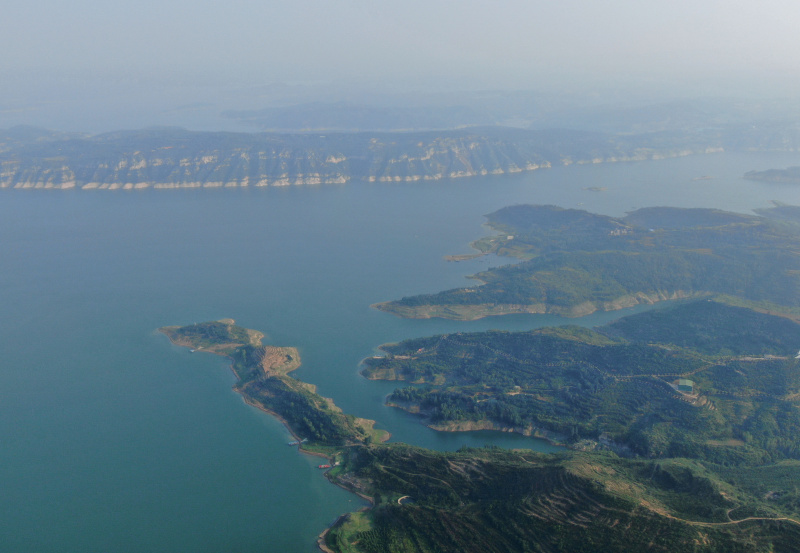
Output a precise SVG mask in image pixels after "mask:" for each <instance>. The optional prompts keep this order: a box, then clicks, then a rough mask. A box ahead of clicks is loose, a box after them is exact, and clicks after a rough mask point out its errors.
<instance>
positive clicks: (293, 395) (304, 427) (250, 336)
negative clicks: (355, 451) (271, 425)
mask: <svg viewBox="0 0 800 553" xmlns="http://www.w3.org/2000/svg"><path fill="white" fill-rule="evenodd" d="M159 331H160V332H162V333H163V334H165V335H166V336H167V337H168V338H169V339H170V340H171V341H172V343H174V344H176V345H179V346H184V347H188V348H191V349H193V350H194V351H203V352H207V353H214V354H217V355H224V356H225V357H228V358H230V359H231V370H232V371H233V373H234V375H236V379H237V380H236V384H235V385H234V390H236V391H237V392H238V393H239V394H241V395H242V397H243V398H244V401H245V402H246V403H248V404H250V405H252V406H254V407H257V408H259V409H261V410H262V411H265V412H267V413H269V414H271V415H273V416H275V417H277V418H278V419H280V420H281V421H283V423H284V424H285V425H286V427H287V428H288V429H289V431H290V432H291V433H292V434H293V435H294V436H295V439H296V441H297V442H298V444H299V445H301V449H302V450H303V451H305V452H307V453H314V454H320V455H324V456H329V457H333V456H334V454H335V452H336V451H337V448H340V447H343V446H349V445H354V444H359V443H371V442H373V441H378V442H379V441H384V440H386V439H388V437H389V434H388V432H386V431H384V430H377V429H375V428H373V424H374V421H371V420H367V419H360V418H357V417H354V416H352V415H346V414H344V413H342V410H341V409H339V408H338V407H336V405H335V404H334V403H333V401H332V400H330V399H328V398H324V397H322V396H320V395H319V394H317V392H316V388H315V387H314V386H313V385H312V384H307V383H305V382H301V381H300V380H297V379H295V378H292V377H291V376H289V373H290V372H291V371H293V370H295V369H296V368H298V367H299V366H300V354H299V353H298V351H297V349H296V348H293V347H276V346H264V345H262V344H261V340H262V338H263V337H264V335H263V334H262V333H260V332H258V331H255V330H250V329H247V328H243V327H240V326H237V325H236V324H235V322H234V321H233V319H221V320H219V321H211V322H204V323H195V324H192V325H188V326H165V327H162V328H160V329H159Z"/></svg>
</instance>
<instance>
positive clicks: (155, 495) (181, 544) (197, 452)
mask: <svg viewBox="0 0 800 553" xmlns="http://www.w3.org/2000/svg"><path fill="white" fill-rule="evenodd" d="M798 158H800V156H798V155H789V154H752V155H750V154H748V155H731V154H722V155H710V156H701V157H689V158H682V159H673V160H665V161H658V162H642V163H626V164H608V165H596V166H577V167H561V168H555V169H551V170H542V171H537V172H534V173H526V174H520V175H514V176H502V177H491V178H489V177H487V178H475V179H462V180H453V181H441V182H434V183H412V184H373V185H369V184H365V183H351V184H348V185H343V186H325V187H311V186H309V187H298V188H285V189H259V190H255V189H252V190H240V189H231V190H176V191H155V190H144V191H117V192H108V191H92V192H88V191H87V192H81V191H66V192H61V191H35V190H34V191H17V190H2V191H0V309H1V311H0V312H1V313H2V317H1V318H0V348H1V351H2V358H1V359H0V456H1V457H0V486H2V487H1V488H0V543H1V544H3V546H2V549H3V550H4V551H14V552H36V553H47V552H70V553H72V552H75V553H77V552H80V553H89V552H107V551H114V552H136V553H153V552H176V551H187V552H209V553H217V552H229V551H230V552H249V551H276V552H295V551H296V552H310V551H314V550H315V546H314V540H315V537H316V535H317V534H318V533H319V532H320V531H322V530H323V529H324V528H325V527H326V526H327V525H328V524H330V523H331V522H333V521H334V520H335V519H336V517H337V516H338V515H339V514H342V513H344V512H347V511H351V510H355V509H356V508H358V507H359V506H361V505H362V501H361V500H360V499H358V498H357V497H355V496H353V495H351V494H349V493H347V492H345V491H343V490H341V489H339V488H337V487H335V486H332V485H330V484H329V483H328V482H327V481H326V480H325V479H324V477H323V476H322V474H321V471H319V470H318V469H316V465H317V464H318V462H319V461H318V460H317V459H316V458H313V457H307V456H303V455H301V454H299V453H298V452H297V450H296V449H295V448H291V447H287V446H286V445H285V444H286V443H287V442H288V441H289V440H290V439H291V437H290V435H289V434H288V432H287V431H286V430H285V428H283V427H282V426H281V425H280V424H279V423H277V422H276V421H275V420H274V419H272V418H270V417H269V416H267V415H264V414H263V413H260V412H258V411H256V410H254V409H252V408H250V407H248V406H246V405H245V404H244V403H243V402H242V401H241V400H240V398H239V396H238V395H236V394H235V393H234V392H233V391H232V390H231V386H232V384H233V377H232V375H231V373H230V371H229V370H228V368H227V363H226V362H225V360H224V359H223V358H220V357H214V356H209V355H202V354H190V353H189V352H188V350H185V349H182V348H177V347H174V346H172V345H171V344H169V342H168V341H167V339H166V338H164V337H163V336H161V335H159V334H158V333H156V332H155V329H156V328H158V327H160V326H164V325H172V324H188V323H192V322H199V321H205V320H209V319H219V318H222V317H231V318H234V319H236V320H237V322H238V323H239V324H241V325H243V326H246V327H249V328H255V329H259V330H261V331H263V332H264V333H265V334H266V338H265V342H266V343H270V344H275V345H287V346H297V347H299V348H300V352H301V356H302V360H303V366H302V367H301V368H300V369H299V370H298V371H297V372H296V373H295V376H296V377H298V378H301V379H303V380H306V381H308V382H312V383H314V384H316V385H317V386H318V390H319V392H320V393H322V394H323V395H326V396H329V397H332V398H334V399H335V401H336V403H337V404H338V405H340V406H341V407H342V408H343V409H344V410H345V411H347V412H349V413H353V414H355V415H358V416H362V417H368V418H373V419H376V420H377V421H378V423H379V426H380V427H382V428H386V429H388V430H390V431H391V432H392V434H393V439H394V440H400V441H406V442H409V443H414V444H418V445H423V446H426V447H432V448H437V449H442V450H453V449H457V448H458V447H460V446H461V445H465V444H466V445H478V446H480V445H484V444H497V445H500V446H504V447H531V448H535V449H540V450H548V449H552V448H549V446H547V444H544V443H543V442H541V441H537V440H533V439H530V438H525V437H522V436H516V435H514V436H510V435H505V434H500V433H491V432H476V433H465V434H440V433H436V432H433V431H431V430H429V429H427V428H425V427H424V426H422V425H420V424H419V422H418V421H417V420H416V419H414V418H413V417H410V416H408V415H406V414H404V413H402V412H400V411H397V410H394V409H391V408H388V407H385V406H384V405H383V400H384V397H385V395H386V394H387V393H389V392H390V391H391V389H393V388H394V387H395V385H394V384H392V383H386V382H369V381H366V380H365V379H363V378H362V377H361V376H359V374H358V370H359V366H358V365H359V361H360V360H361V359H363V358H364V357H366V356H368V355H372V354H373V353H374V352H375V348H376V347H377V346H378V345H380V344H381V343H384V342H390V341H398V340H401V339H404V338H410V337H414V336H422V335H429V334H433V333H441V332H453V331H472V330H483V329H508V330H516V329H520V330H522V329H530V328H535V327H539V326H543V325H553V324H563V323H566V322H569V323H573V324H575V323H577V324H583V325H596V324H601V323H603V322H606V321H609V320H612V319H613V318H616V317H618V316H620V315H622V314H623V313H621V312H618V313H613V314H602V315H595V316H590V317H586V318H584V319H580V320H574V319H573V320H564V319H560V318H557V317H549V316H533V315H531V316H508V317H500V318H491V319H483V320H480V321H474V322H454V321H445V320H438V319H434V320H420V321H415V320H403V319H399V318H396V317H394V316H392V315H388V314H385V313H380V312H378V311H375V310H373V309H370V307H369V305H370V304H372V303H375V302H379V301H384V300H389V299H393V298H398V297H401V296H404V295H411V294H417V293H422V292H434V291H438V290H441V289H445V288H451V287H455V286H461V285H465V284H466V283H467V282H468V281H467V280H465V275H467V274H470V273H474V272H476V271H479V270H482V269H485V268H487V267H489V266H492V265H496V264H501V263H506V262H507V261H508V260H503V259H497V258H489V257H484V258H480V259H477V260H472V261H468V262H462V263H447V262H445V261H444V260H443V258H442V257H443V256H444V255H447V254H458V253H469V242H470V241H472V240H474V239H476V238H478V237H480V236H482V235H484V234H486V232H487V229H486V228H484V227H482V224H483V222H484V219H483V215H484V214H486V213H489V212H491V211H493V210H496V209H498V208H500V207H503V206H505V205H509V204H517V203H540V204H541V203H548V204H550V203H552V204H558V205H561V206H564V207H581V208H585V209H589V210H593V211H597V212H601V213H606V214H610V215H622V214H624V213H625V212H626V211H629V210H632V209H635V208H637V207H645V206H652V205H671V206H682V207H695V206H704V207H718V208H723V209H728V210H735V211H742V212H747V211H749V210H750V209H751V208H757V207H767V206H769V205H770V200H779V201H783V202H786V203H793V204H800V187H798V186H792V185H786V184H769V183H756V182H749V181H745V180H742V179H741V175H742V174H743V173H744V172H746V171H749V170H754V169H755V170H763V169H769V168H779V167H787V166H790V165H798V164H800V159H798ZM701 176H712V177H714V178H713V179H709V180H695V179H696V178H697V177H701ZM587 187H605V188H606V190H605V191H602V192H595V191H590V190H585V188H587Z"/></svg>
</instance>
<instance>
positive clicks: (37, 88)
mask: <svg viewBox="0 0 800 553" xmlns="http://www.w3.org/2000/svg"><path fill="white" fill-rule="evenodd" d="M798 27H800V2H796V1H788V0H787V1H777V0H772V1H769V0H767V1H764V0H762V1H760V2H755V1H753V0H751V1H742V0H725V1H722V0H706V1H704V0H694V1H689V0H670V1H668V2H667V1H664V0H661V1H658V2H655V1H647V0H608V1H603V0H561V1H558V2H556V1H542V0H538V1H533V0H528V1H523V0H494V1H491V2H489V1H476V0H458V1H456V0H425V1H422V0H404V1H402V2H397V1H395V2H383V1H380V0H371V1H367V0H339V1H324V0H294V1H286V0H284V1H281V2H276V1H273V0H260V1H254V0H228V1H227V2H224V3H223V2H219V1H214V2H210V1H207V0H194V1H192V2H188V1H185V0H158V1H156V0H137V1H136V2H133V1H130V0H116V1H114V2H108V1H103V2H101V1H99V0H73V1H72V2H65V1H64V0H33V1H31V0H25V1H23V0H6V2H5V3H4V9H3V17H2V18H0V36H2V37H3V44H4V49H5V52H4V53H5V55H3V56H0V75H3V78H2V83H0V128H2V127H7V126H8V123H13V124H16V123H17V122H19V121H20V120H21V119H24V117H25V116H24V115H20V114H22V113H27V114H28V116H29V117H30V118H31V119H33V120H35V121H33V122H36V123H37V124H41V122H40V121H39V120H38V119H40V118H41V117H42V116H43V115H44V114H46V113H50V114H51V115H54V114H55V112H56V111H57V110H58V106H61V107H63V108H64V109H63V110H62V115H64V113H63V112H64V111H67V110H72V111H73V112H74V111H75V110H78V112H79V113H77V114H75V115H74V116H73V117H74V118H75V119H77V118H78V117H82V116H85V117H91V115H92V112H96V111H97V110H102V109H111V108H110V107H108V108H106V107H103V106H117V108H120V107H122V106H123V105H125V104H126V103H127V104H130V105H133V106H134V108H135V106H137V105H138V106H140V107H139V108H135V109H134V110H133V111H136V113H139V112H138V111H137V109H142V110H147V107H146V105H148V103H149V102H153V105H157V109H158V110H160V112H159V113H163V112H165V110H169V109H174V108H175V107H178V106H181V105H182V106H183V109H186V105H189V106H190V107H191V106H194V107H195V108H196V109H202V106H204V105H207V104H208V105H214V106H215V107H221V108H223V109H224V107H225V106H223V105H222V104H225V103H236V102H239V103H240V105H244V104H248V103H249V104H251V106H250V107H256V106H257V105H258V101H259V100H258V96H257V94H255V93H253V92H252V91H253V90H256V89H254V88H252V87H256V86H260V85H269V84H271V83H288V84H291V85H297V84H300V85H303V86H304V87H306V89H309V88H311V89H313V88H314V87H316V88H318V89H319V90H320V91H322V90H325V89H329V90H330V89H339V88H347V85H348V84H353V86H352V87H351V88H357V87H358V86H364V87H367V88H370V89H375V90H380V89H381V88H384V89H386V90H392V89H397V87H401V88H402V87H406V88H408V89H414V88H420V89H444V88H448V87H450V88H453V89H485V88H526V89H543V90H560V89H577V90H585V89H589V88H591V87H606V88H609V87H610V88H613V87H619V88H625V87H630V86H637V87H644V88H645V89H647V88H648V87H650V88H652V89H653V90H667V89H670V90H673V89H674V90H677V91H687V93H692V94H694V93H698V92H706V93H709V94H719V93H722V92H725V91H731V93H732V94H734V95H735V94H736V93H737V92H741V93H752V92H754V91H755V92H757V93H763V94H769V93H770V92H771V91H774V92H775V95H786V94H788V93H790V92H793V91H796V90H798V88H797V87H796V86H795V85H796V84H797V76H799V75H800V49H799V48H797V45H798V39H797V29H798ZM248 90H249V91H250V92H248ZM125 91H128V94H126V92H125ZM248 95H249V97H248ZM182 97H183V99H184V100H185V103H184V104H181V98H182ZM82 98H83V99H84V100H86V101H85V102H84V103H81V99H82ZM264 98H266V96H265V97H264ZM159 101H161V103H160V104H159ZM264 101H267V100H266V99H265V100H264ZM80 106H83V107H80ZM231 107H238V106H231ZM117 108H115V109H117ZM80 110H84V111H85V112H86V113H80ZM155 119H157V118H154V119H153V122H155ZM150 122H151V121H148V123H150Z"/></svg>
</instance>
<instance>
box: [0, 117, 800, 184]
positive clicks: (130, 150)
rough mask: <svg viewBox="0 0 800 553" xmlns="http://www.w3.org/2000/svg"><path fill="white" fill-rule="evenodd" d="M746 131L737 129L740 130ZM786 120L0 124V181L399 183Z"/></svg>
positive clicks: (593, 156) (686, 148) (598, 155)
mask: <svg viewBox="0 0 800 553" xmlns="http://www.w3.org/2000/svg"><path fill="white" fill-rule="evenodd" d="M748 133H749V134H748ZM798 145H800V132H798V130H797V128H795V127H794V126H792V127H790V128H778V129H775V128H770V129H766V130H761V129H751V130H749V131H747V132H745V133H744V134H743V133H741V132H739V131H738V130H736V129H732V130H731V129H729V130H719V129H716V130H713V129H711V130H710V129H703V130H700V131H687V132H657V133H646V134H638V135H615V134H605V133H594V132H588V131H566V130H536V131H534V130H524V129H514V128H505V127H478V128H468V129H458V130H448V131H427V132H408V133H400V132H392V133H388V132H386V133H381V132H362V133H328V134H320V133H314V134H310V133H309V134H303V133H295V134H277V133H256V134H250V133H230V132H194V131H187V130H184V129H179V128H157V129H146V130H139V131H117V132H111V133H105V134H100V135H95V136H89V135H81V134H75V133H73V134H70V133H55V132H49V131H41V130H38V129H31V128H14V129H11V130H7V131H0V188H55V189H70V188H80V189H95V188H101V189H120V188H122V189H131V188H148V187H154V188H197V187H238V186H286V185H300V184H336V183H346V182H348V181H350V180H362V181H367V182H402V181H418V180H438V179H444V178H458V177H468V176H476V175H488V174H504V173H517V172H521V171H530V170H535V169H539V168H543V167H550V166H553V165H569V164H572V163H579V164H581V163H604V162H615V161H633V160H646V159H660V158H666V157H676V156H685V155H691V154H702V153H711V152H720V151H724V150H726V149H731V148H734V149H758V150H763V149H779V150H787V149H789V150H794V149H797V147H798Z"/></svg>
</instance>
